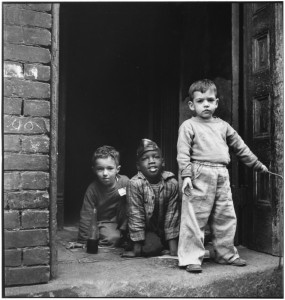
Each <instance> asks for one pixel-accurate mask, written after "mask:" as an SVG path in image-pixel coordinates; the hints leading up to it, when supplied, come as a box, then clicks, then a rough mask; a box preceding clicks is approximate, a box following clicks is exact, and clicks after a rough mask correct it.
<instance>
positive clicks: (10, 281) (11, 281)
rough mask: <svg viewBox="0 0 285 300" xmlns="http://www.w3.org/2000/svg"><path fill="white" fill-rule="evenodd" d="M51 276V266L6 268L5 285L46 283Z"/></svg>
mask: <svg viewBox="0 0 285 300" xmlns="http://www.w3.org/2000/svg"><path fill="white" fill-rule="evenodd" d="M49 277H50V268H49V266H36V267H28V268H27V267H21V268H6V269H5V286H13V285H27V284H36V283H46V282H48V281H49Z"/></svg>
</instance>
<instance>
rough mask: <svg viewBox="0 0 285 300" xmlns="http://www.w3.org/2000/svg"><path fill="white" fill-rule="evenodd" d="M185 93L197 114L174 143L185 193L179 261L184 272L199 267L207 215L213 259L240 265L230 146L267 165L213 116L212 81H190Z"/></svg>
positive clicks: (249, 161)
mask: <svg viewBox="0 0 285 300" xmlns="http://www.w3.org/2000/svg"><path fill="white" fill-rule="evenodd" d="M189 96H190V101H189V103H188V105H189V108H190V110H191V111H192V112H194V114H195V116H194V117H192V118H190V119H188V120H186V121H185V122H184V123H183V124H182V125H181V126H180V128H179V136H178V143H177V151H178V155H177V160H178V164H179V169H180V171H181V176H182V179H183V184H182V193H183V194H185V192H187V194H188V195H187V196H185V195H184V196H183V200H182V216H181V226H180V238H179V245H178V258H179V265H180V266H186V271H188V272H194V273H195V272H197V273H198V272H202V268H201V264H202V261H203V257H204V251H205V249H204V245H203V241H204V229H205V226H206V225H207V222H208V220H209V226H210V229H211V232H212V242H213V246H214V250H215V261H216V262H217V263H225V264H230V265H233V266H244V265H246V262H245V260H243V259H241V258H240V257H239V255H238V252H237V249H236V248H235V247H234V235H235V230H236V215H235V211H234V206H233V201H232V194H231V189H230V182H229V174H228V170H227V168H226V166H227V165H228V163H229V162H230V156H229V147H230V148H231V150H233V152H234V153H235V154H236V155H237V157H238V158H239V159H240V160H241V161H242V162H243V163H244V164H245V165H247V166H248V167H252V168H253V169H254V170H255V171H260V172H266V171H268V170H267V168H266V166H264V165H263V164H262V163H261V162H259V161H258V159H257V157H256V156H255V155H254V154H253V153H252V152H251V151H250V149H249V148H248V147H247V145H246V144H245V143H244V141H243V140H242V139H241V137H240V136H239V135H238V134H237V132H236V131H235V130H234V129H233V128H232V127H231V126H230V125H229V124H228V123H227V122H225V121H223V120H221V119H219V118H217V117H213V114H214V112H215V110H216V108H217V107H218V102H219V99H218V98H217V88H216V86H215V84H214V83H213V82H212V81H210V80H208V79H204V80H199V81H196V82H194V83H193V84H192V85H191V86H190V88H189Z"/></svg>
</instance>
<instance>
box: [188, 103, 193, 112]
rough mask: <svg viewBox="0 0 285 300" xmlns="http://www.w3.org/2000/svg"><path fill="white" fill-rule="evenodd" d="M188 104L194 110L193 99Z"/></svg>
mask: <svg viewBox="0 0 285 300" xmlns="http://www.w3.org/2000/svg"><path fill="white" fill-rule="evenodd" d="M188 106H189V108H190V110H192V111H194V104H193V101H190V100H189V101H188Z"/></svg>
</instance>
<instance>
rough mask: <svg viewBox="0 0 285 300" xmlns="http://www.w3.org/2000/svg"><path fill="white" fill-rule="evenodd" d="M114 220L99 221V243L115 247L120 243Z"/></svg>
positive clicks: (119, 235)
mask: <svg viewBox="0 0 285 300" xmlns="http://www.w3.org/2000/svg"><path fill="white" fill-rule="evenodd" d="M117 226H118V224H117V223H115V222H99V223H98V227H99V245H100V246H113V247H117V246H118V245H119V243H120V238H121V232H120V230H118V229H117Z"/></svg>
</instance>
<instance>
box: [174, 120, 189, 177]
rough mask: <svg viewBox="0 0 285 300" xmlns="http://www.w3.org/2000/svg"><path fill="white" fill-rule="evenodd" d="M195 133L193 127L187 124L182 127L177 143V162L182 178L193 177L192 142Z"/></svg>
mask: <svg viewBox="0 0 285 300" xmlns="http://www.w3.org/2000/svg"><path fill="white" fill-rule="evenodd" d="M192 136H193V131H192V128H191V125H189V126H187V125H186V124H185V122H184V123H183V124H182V125H181V126H180V128H179V132H178V141H177V162H178V166H179V170H180V172H181V177H182V178H184V177H188V176H189V177H191V174H192V172H191V157H190V150H191V142H192Z"/></svg>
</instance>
